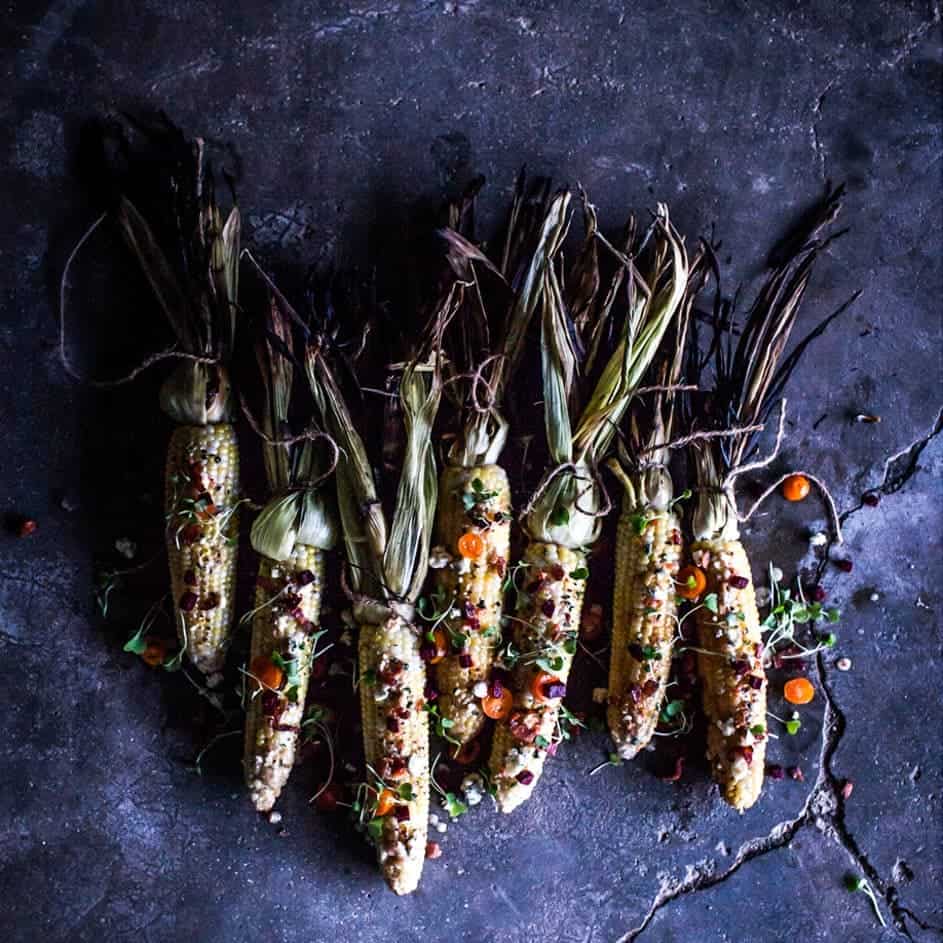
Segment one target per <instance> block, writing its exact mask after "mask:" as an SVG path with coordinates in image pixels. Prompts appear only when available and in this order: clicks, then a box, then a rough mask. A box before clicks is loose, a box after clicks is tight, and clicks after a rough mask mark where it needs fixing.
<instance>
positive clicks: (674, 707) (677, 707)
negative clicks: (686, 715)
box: [659, 700, 684, 723]
mask: <svg viewBox="0 0 943 943" xmlns="http://www.w3.org/2000/svg"><path fill="white" fill-rule="evenodd" d="M683 710H684V701H681V700H674V701H669V702H668V703H667V704H666V705H665V706H664V707H663V708H662V709H661V713H660V714H659V718H660V719H661V721H662V723H669V722H670V721H672V720H674V718H675V717H677V716H678V714H680V713H681V712H682V711H683Z"/></svg>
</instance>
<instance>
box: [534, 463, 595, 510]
mask: <svg viewBox="0 0 943 943" xmlns="http://www.w3.org/2000/svg"><path fill="white" fill-rule="evenodd" d="M582 470H587V471H588V469H587V467H586V466H585V465H583V466H578V465H576V464H575V463H573V462H561V463H560V464H559V465H556V466H555V467H554V468H552V469H550V471H548V472H547V473H546V474H545V475H544V477H543V478H542V479H541V481H540V484H539V485H538V486H537V490H536V491H535V492H534V493H533V494H532V495H531V496H530V500H529V501H528V502H527V504H525V505H524V507H523V508H522V509H521V513H520V515H519V520H524V519H525V518H526V517H527V515H528V514H530V513H531V511H533V509H534V508H535V507H536V505H537V502H538V501H540V499H541V498H542V497H543V496H544V495H545V494H546V493H547V489H548V488H549V487H550V485H551V484H552V482H553V480H554V479H555V478H557V477H559V476H560V475H562V474H565V473H566V472H570V473H571V474H572V475H573V480H574V481H588V482H589V484H588V485H587V486H586V487H585V488H583V489H582V490H581V491H579V492H578V493H577V495H576V499H575V500H574V502H573V506H574V507H575V508H576V510H577V511H579V512H580V514H584V515H585V516H586V517H605V516H606V515H607V514H608V513H609V512H610V511H611V510H612V500H611V499H610V497H609V492H608V491H607V490H606V486H605V484H604V483H603V480H602V478H601V477H600V476H599V475H596V474H593V473H592V472H590V474H588V475H586V474H582V473H581V472H582ZM594 489H596V490H598V491H599V492H601V493H602V496H603V501H604V504H603V507H601V508H600V509H599V510H598V511H594V510H586V509H584V508H582V507H580V499H581V498H582V497H583V496H584V495H586V494H589V493H590V492H592V491H593V490H594Z"/></svg>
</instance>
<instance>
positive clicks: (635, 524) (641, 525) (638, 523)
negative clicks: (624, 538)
mask: <svg viewBox="0 0 943 943" xmlns="http://www.w3.org/2000/svg"><path fill="white" fill-rule="evenodd" d="M629 523H630V524H631V525H632V530H634V531H635V533H636V534H640V535H641V534H644V533H645V528H646V527H648V515H647V514H632V515H630V517H629Z"/></svg>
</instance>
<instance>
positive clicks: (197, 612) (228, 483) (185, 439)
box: [165, 423, 239, 675]
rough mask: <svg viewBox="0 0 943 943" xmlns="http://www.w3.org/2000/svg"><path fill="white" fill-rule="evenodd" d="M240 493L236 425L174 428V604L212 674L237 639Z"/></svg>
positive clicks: (186, 638)
mask: <svg viewBox="0 0 943 943" xmlns="http://www.w3.org/2000/svg"><path fill="white" fill-rule="evenodd" d="M238 489H239V452H238V448H237V445H236V434H235V431H234V429H233V426H232V425H231V424H230V423H215V424H213V425H207V426H180V427H178V428H177V429H175V430H174V432H173V434H172V435H171V438H170V445H169V447H168V450H167V473H166V491H165V511H166V520H167V531H166V536H167V555H168V558H169V562H170V576H171V586H172V592H173V606H174V613H175V619H176V624H177V634H178V636H179V639H180V644H181V646H182V647H183V648H184V649H185V651H186V654H187V656H188V657H189V659H190V661H191V662H192V663H193V665H194V666H195V667H196V668H198V669H199V670H200V671H202V672H203V673H204V674H207V675H211V674H214V673H216V672H219V671H221V670H222V668H223V664H224V662H225V660H226V650H227V648H228V646H229V640H230V636H231V630H232V617H233V605H234V601H235V600H234V589H235V582H236V542H237V538H238V533H239V519H238V509H237V508H238V503H237V495H238Z"/></svg>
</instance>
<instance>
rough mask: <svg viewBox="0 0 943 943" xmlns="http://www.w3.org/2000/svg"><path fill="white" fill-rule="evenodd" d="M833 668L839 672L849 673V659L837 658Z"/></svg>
mask: <svg viewBox="0 0 943 943" xmlns="http://www.w3.org/2000/svg"><path fill="white" fill-rule="evenodd" d="M835 667H836V668H837V669H838V670H839V671H850V670H851V659H850V658H846V657H842V658H839V659H838V661H836V662H835Z"/></svg>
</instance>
